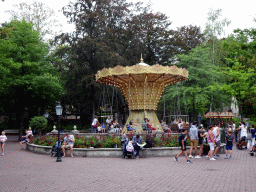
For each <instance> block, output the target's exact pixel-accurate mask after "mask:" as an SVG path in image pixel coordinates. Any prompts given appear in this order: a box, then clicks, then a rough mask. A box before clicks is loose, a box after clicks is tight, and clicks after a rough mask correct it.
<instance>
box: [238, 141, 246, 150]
mask: <svg viewBox="0 0 256 192" xmlns="http://www.w3.org/2000/svg"><path fill="white" fill-rule="evenodd" d="M236 147H237V149H239V150H243V149H247V142H246V141H245V138H242V139H241V140H240V141H239V142H238V143H237V144H236Z"/></svg>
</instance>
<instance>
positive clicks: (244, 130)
mask: <svg viewBox="0 0 256 192" xmlns="http://www.w3.org/2000/svg"><path fill="white" fill-rule="evenodd" d="M241 137H247V127H246V126H244V125H241Z"/></svg>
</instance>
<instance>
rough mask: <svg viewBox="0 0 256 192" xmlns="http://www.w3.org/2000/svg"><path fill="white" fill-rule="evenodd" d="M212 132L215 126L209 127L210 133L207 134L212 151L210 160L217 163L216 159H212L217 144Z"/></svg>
mask: <svg viewBox="0 0 256 192" xmlns="http://www.w3.org/2000/svg"><path fill="white" fill-rule="evenodd" d="M212 130H213V126H212V125H210V126H209V131H208V134H207V143H208V144H209V147H210V151H209V156H210V160H211V161H215V160H216V159H214V158H213V157H212V154H213V151H214V145H215V143H216V139H215V136H214V134H213V131H212Z"/></svg>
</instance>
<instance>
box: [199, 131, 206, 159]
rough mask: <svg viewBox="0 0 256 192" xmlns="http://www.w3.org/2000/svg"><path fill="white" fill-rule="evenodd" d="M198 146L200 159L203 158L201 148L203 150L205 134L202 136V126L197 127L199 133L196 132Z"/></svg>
mask: <svg viewBox="0 0 256 192" xmlns="http://www.w3.org/2000/svg"><path fill="white" fill-rule="evenodd" d="M198 138H199V140H198V146H200V149H199V156H200V157H202V156H203V148H204V143H205V140H204V138H205V134H204V128H203V127H202V126H200V127H199V131H198Z"/></svg>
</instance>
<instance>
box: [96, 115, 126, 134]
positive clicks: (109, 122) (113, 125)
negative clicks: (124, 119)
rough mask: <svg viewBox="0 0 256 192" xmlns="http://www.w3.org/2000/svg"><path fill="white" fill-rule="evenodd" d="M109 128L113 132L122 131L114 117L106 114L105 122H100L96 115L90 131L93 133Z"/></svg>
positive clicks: (106, 130)
mask: <svg viewBox="0 0 256 192" xmlns="http://www.w3.org/2000/svg"><path fill="white" fill-rule="evenodd" d="M110 130H113V132H115V133H122V130H123V129H122V127H121V126H120V124H119V123H118V122H117V120H116V119H115V118H111V117H110V116H108V118H107V119H106V123H104V122H103V123H100V122H99V120H98V117H95V118H94V119H93V122H92V131H93V133H106V132H108V131H110Z"/></svg>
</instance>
